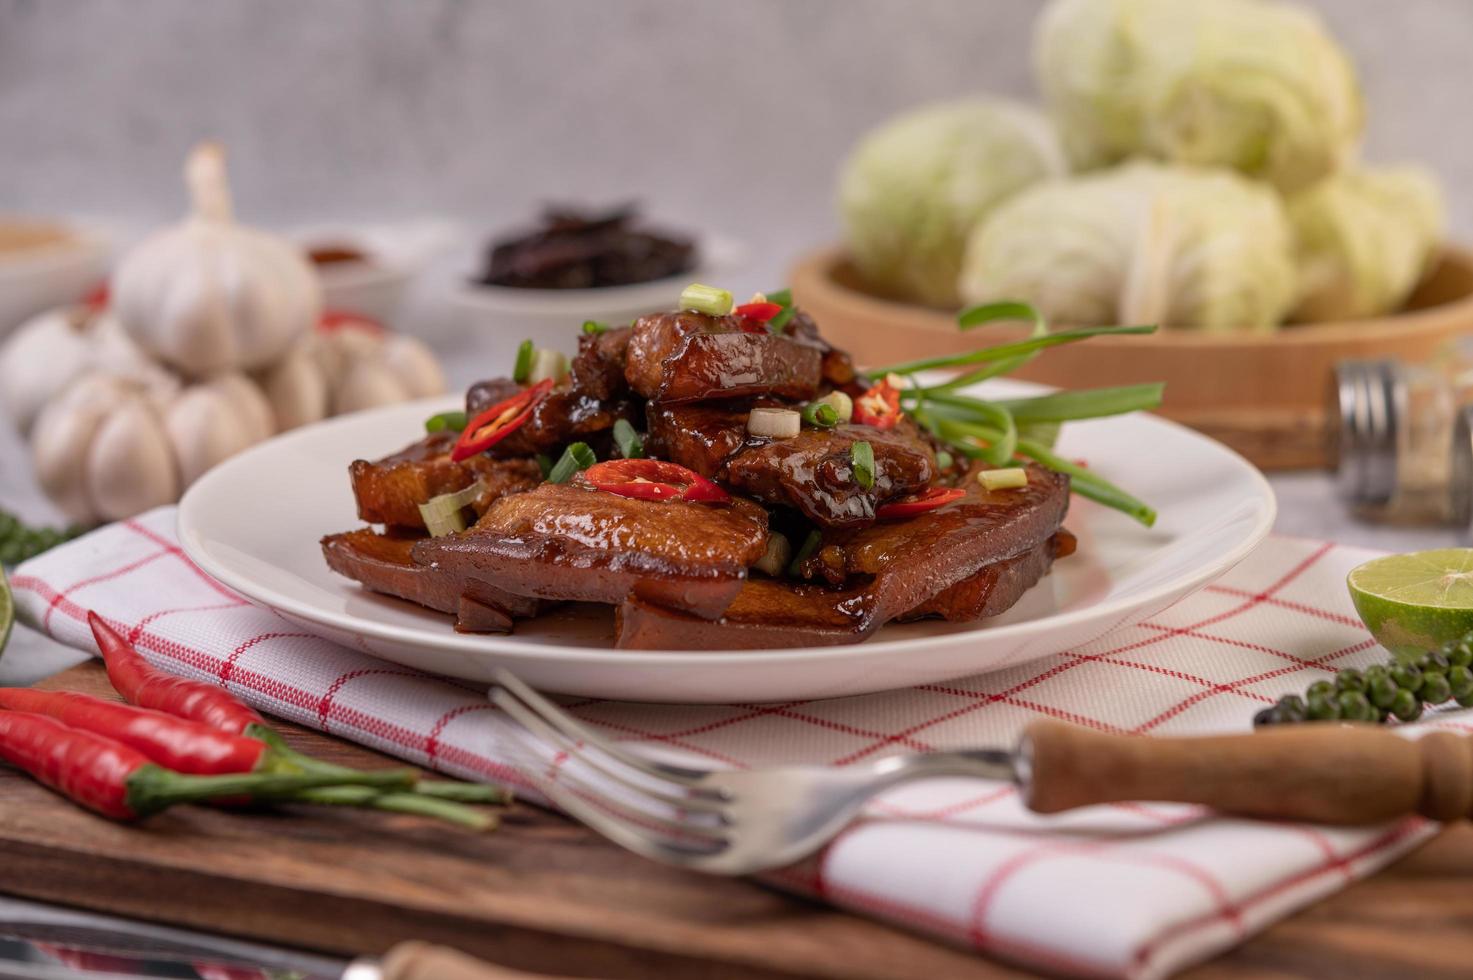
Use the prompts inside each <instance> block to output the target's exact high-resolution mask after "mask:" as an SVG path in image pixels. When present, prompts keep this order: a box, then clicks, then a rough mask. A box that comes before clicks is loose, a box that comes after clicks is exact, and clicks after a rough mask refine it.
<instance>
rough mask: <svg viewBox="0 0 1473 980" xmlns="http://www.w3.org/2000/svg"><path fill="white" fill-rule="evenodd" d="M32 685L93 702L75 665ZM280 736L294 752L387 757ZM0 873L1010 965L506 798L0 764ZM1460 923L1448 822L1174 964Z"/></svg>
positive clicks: (1376, 945)
mask: <svg viewBox="0 0 1473 980" xmlns="http://www.w3.org/2000/svg"><path fill="white" fill-rule="evenodd" d="M42 686H45V687H53V688H66V689H68V690H79V691H87V692H89V693H94V694H99V695H106V694H110V688H109V687H108V685H107V679H106V676H105V675H104V674H103V672H102V670H101V668H100V667H99V666H97V665H95V664H84V665H83V666H81V667H77V668H75V669H73V670H70V671H68V672H66V673H65V674H62V675H60V676H58V677H56V678H52V679H51V680H50V681H48V682H46V683H45V684H44V685H42ZM281 728H282V730H283V731H284V732H285V733H286V734H287V736H288V737H289V739H290V740H291V741H292V742H293V743H294V744H295V745H296V746H297V747H298V748H301V749H304V750H306V751H308V752H312V753H313V754H316V755H319V756H323V757H326V758H330V759H332V760H334V761H337V762H341V763H345V764H349V765H377V764H387V760H385V759H384V758H383V757H382V756H377V755H375V754H374V753H371V752H369V751H367V750H366V749H361V748H359V747H357V746H353V745H350V744H348V743H345V742H341V741H338V740H336V739H333V738H330V737H327V736H322V735H318V734H315V733H310V732H306V731H303V730H301V729H297V728H294V727H292V726H289V725H285V724H283V725H282V726H281ZM0 869H3V872H0V891H4V892H8V893H10V894H12V895H17V896H21V897H25V898H31V899H36V900H41V901H47V902H55V903H60V904H65V905H72V906H79V907H82V908H86V909H90V910H94V911H101V912H108V913H113V914H119V915H125V916H130V917H133V918H138V919H148V920H153V921H157V922H163V923H167V924H170V925H176V926H183V927H188V928H193V929H197V930H203V931H207V932H216V933H226V934H230V935H234V936H239V937H243V938H248V939H254V940H259V941H265V942H268V943H274V944H279V945H285V946H296V947H301V948H306V949H312V950H318V951H322V952H328V953H335V954H340V955H343V956H352V955H358V954H365V953H366V954H376V953H382V952H384V951H386V950H387V949H388V948H389V947H391V946H393V945H394V944H395V943H397V942H399V941H401V940H407V939H423V940H429V941H432V942H437V943H444V944H446V945H449V946H453V947H457V948H459V949H461V950H464V951H466V952H469V953H472V954H475V955H477V956H480V957H482V958H484V959H487V960H491V961H494V962H497V963H500V964H503V965H506V966H512V967H517V968H521V969H525V970H533V971H538V972H544V973H556V974H564V975H570V976H586V977H603V978H624V977H629V978H636V977H638V978H643V977H652V976H670V977H686V976H692V977H702V978H817V977H824V978H839V977H846V978H861V980H902V978H913V977H938V978H939V977H946V978H960V980H966V978H999V977H1019V976H1027V975H1028V974H1024V973H1021V972H1019V971H1017V970H1015V969H1011V968H1008V967H1005V966H1001V965H998V964H995V963H992V962H989V961H987V960H985V959H982V958H981V957H978V956H975V955H972V954H970V953H968V952H965V951H962V950H956V949H951V948H948V947H946V946H943V945H940V944H938V943H934V942H931V941H929V940H927V939H924V938H921V937H920V936H916V935H911V934H909V933H905V932H902V931H900V930H898V929H893V928H891V927H889V926H885V925H881V924H879V923H876V922H871V921H868V920H865V919H860V918H856V917H853V916H849V915H847V914H844V913H841V912H838V911H835V910H833V909H830V908H826V907H823V906H819V905H815V904H812V903H808V902H805V901H802V900H800V899H796V898H792V897H789V896H787V895H784V894H781V893H779V892H776V891H772V890H769V889H767V888H764V887H762V886H759V885H756V884H753V883H751V882H749V881H744V880H732V879H726V878H713V877H706V876H703V875H697V874H695V873H691V872H683V871H677V870H675V869H672V868H666V867H663V866H660V865H656V864H652V863H650V862H647V861H644V860H642V859H640V858H637V857H634V856H633V855H631V854H629V853H627V852H625V851H622V850H620V849H618V848H616V847H614V846H613V845H610V844H608V843H606V842H604V841H603V840H602V839H600V838H598V837H596V836H595V835H593V834H592V833H590V832H588V831H586V830H584V829H583V828H581V827H579V826H577V825H575V824H572V823H569V822H567V821H565V820H563V819H561V818H559V817H557V816H555V815H553V814H550V813H547V812H544V811H541V810H537V809H534V808H531V807H524V806H517V807H514V808H512V809H511V810H510V811H509V813H508V815H507V817H506V820H505V822H504V824H503V826H502V828H501V829H500V830H499V831H497V832H495V833H491V834H484V835H477V834H471V833H467V832H464V831H460V830H455V829H450V828H446V827H443V826H442V825H439V824H436V823H432V822H428V821H425V820H422V819H420V818H417V817H406V816H398V815H392V814H384V813H373V812H365V811H356V810H335V809H324V808H309V807H302V808H292V809H289V810H286V811H273V812H226V811H219V810H211V809H207V808H203V807H185V808H180V809H178V810H174V811H170V812H168V813H164V814H160V815H159V816H156V817H154V818H152V819H150V820H147V821H145V822H143V823H141V824H139V825H136V826H122V825H119V824H115V823H112V822H110V821H107V820H103V819H101V818H99V817H94V816H92V815H90V814H88V813H85V812H83V811H81V810H78V809H76V808H74V807H72V806H71V805H70V804H68V803H66V802H65V801H63V800H62V799H61V798H60V797H58V796H56V795H54V794H52V793H51V792H49V791H47V790H45V789H43V788H42V787H40V786H39V785H37V784H35V783H33V782H31V781H30V780H29V779H27V778H25V777H23V776H21V775H19V774H18V773H16V772H15V771H13V770H10V769H7V768H0ZM1470 918H1473V831H1470V830H1469V829H1468V828H1467V827H1466V826H1464V827H1459V828H1457V829H1455V830H1453V831H1449V832H1448V833H1446V834H1444V835H1443V836H1442V837H1440V838H1439V839H1438V840H1436V841H1435V842H1433V843H1432V844H1430V845H1428V846H1427V847H1425V848H1423V849H1422V850H1420V851H1419V852H1417V853H1416V854H1414V855H1412V856H1410V857H1408V858H1406V859H1404V860H1403V861H1401V862H1400V863H1399V864H1398V865H1396V866H1395V867H1394V868H1392V869H1390V870H1389V871H1387V872H1385V873H1383V874H1382V875H1380V876H1378V877H1376V878H1375V879H1372V880H1370V881H1366V882H1361V883H1359V884H1356V885H1354V886H1352V887H1350V888H1349V889H1347V890H1346V891H1344V892H1342V893H1340V894H1339V895H1336V896H1334V897H1332V898H1330V899H1329V900H1327V901H1325V902H1323V903H1321V904H1319V905H1317V906H1315V907H1313V908H1311V909H1308V910H1306V911H1304V912H1302V913H1300V914H1299V915H1296V916H1294V917H1292V918H1290V919H1288V920H1286V921H1285V922H1282V923H1280V924H1279V925H1277V926H1275V927H1273V928H1272V929H1270V930H1268V931H1267V932H1266V933H1264V934H1263V935H1260V936H1259V937H1257V938H1255V939H1253V940H1252V941H1251V942H1249V943H1247V944H1246V945H1244V946H1242V947H1240V948H1238V949H1237V950H1234V951H1233V952H1232V953H1230V954H1229V955H1227V956H1226V957H1223V958H1220V959H1218V960H1215V961H1213V962H1212V963H1209V964H1207V965H1205V966H1203V967H1199V968H1197V969H1195V970H1192V971H1189V973H1188V974H1187V976H1192V977H1198V978H1228V977H1232V978H1237V977H1248V976H1264V975H1265V974H1274V975H1283V976H1290V975H1303V974H1304V973H1314V974H1316V975H1324V976H1331V975H1339V976H1348V975H1351V974H1354V975H1355V976H1357V977H1376V976H1385V977H1400V976H1424V977H1432V976H1448V977H1451V976H1466V975H1467V968H1468V964H1469V963H1473V930H1469V929H1467V928H1466V923H1467V922H1468V921H1469V920H1470ZM0 926H3V923H0Z"/></svg>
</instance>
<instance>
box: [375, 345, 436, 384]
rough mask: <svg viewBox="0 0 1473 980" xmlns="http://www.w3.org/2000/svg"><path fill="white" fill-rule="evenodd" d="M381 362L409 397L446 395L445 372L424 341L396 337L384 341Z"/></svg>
mask: <svg viewBox="0 0 1473 980" xmlns="http://www.w3.org/2000/svg"><path fill="white" fill-rule="evenodd" d="M379 360H380V361H382V362H383V365H384V366H385V367H387V368H388V369H389V371H390V372H392V373H393V375H394V377H396V378H398V379H399V383H400V384H402V385H403V386H404V390H405V391H407V392H408V393H409V397H410V398H429V397H430V396H431V395H443V394H444V393H445V372H443V371H441V370H440V362H439V361H438V360H436V358H435V355H434V354H433V353H431V352H430V349H429V347H427V346H425V344H424V342H423V341H421V340H419V339H418V338H415V337H405V336H403V335H396V336H393V337H390V338H389V339H388V340H387V341H385V342H384V346H383V350H382V352H381V353H380V354H379Z"/></svg>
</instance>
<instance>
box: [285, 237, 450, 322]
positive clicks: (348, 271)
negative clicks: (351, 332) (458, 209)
mask: <svg viewBox="0 0 1473 980" xmlns="http://www.w3.org/2000/svg"><path fill="white" fill-rule="evenodd" d="M454 235H455V232H454V229H453V228H452V227H451V226H450V225H448V224H445V223H443V222H438V221H424V222H411V223H405V224H387V225H314V226H311V227H307V228H299V229H297V230H295V231H293V232H291V237H292V239H293V240H294V241H296V242H297V243H298V244H300V245H301V246H302V247H303V248H306V249H312V248H320V247H323V246H347V247H349V248H353V249H356V250H358V251H360V252H363V253H364V254H365V255H367V256H368V257H369V261H367V262H338V263H331V264H328V265H320V266H314V268H316V270H317V274H318V277H319V278H320V279H321V280H322V294H323V295H322V301H323V306H324V308H326V309H329V310H337V311H339V312H343V313H357V314H358V315H360V316H366V317H369V318H371V319H373V320H377V321H379V322H380V323H383V324H385V325H386V326H389V327H391V328H392V327H394V326H395V324H394V319H395V317H396V316H397V314H398V313H399V311H400V309H401V308H402V307H403V305H404V299H405V297H406V296H407V295H408V292H409V288H410V286H411V285H413V282H414V279H415V277H416V276H417V275H418V274H419V273H420V271H421V270H423V269H424V267H425V266H426V265H427V264H428V263H429V261H430V260H431V259H432V258H433V257H434V256H435V254H436V253H437V252H439V251H441V250H442V249H444V248H445V247H446V246H448V245H449V244H450V242H451V241H452V240H453V238H454Z"/></svg>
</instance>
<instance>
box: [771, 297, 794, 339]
mask: <svg viewBox="0 0 1473 980" xmlns="http://www.w3.org/2000/svg"><path fill="white" fill-rule="evenodd" d="M767 302H769V303H776V304H777V305H778V306H781V307H782V309H781V310H779V311H778V314H777V316H775V317H773V318H772V319H771V320H768V321H767V332H768V333H770V334H780V333H782V332H783V331H784V330H786V329H787V327H788V321H789V320H791V319H792V318H793V311H794V310H795V309H796V307H794V306H793V291H792V290H791V289H779V290H778V291H777V292H775V293H768V294H767Z"/></svg>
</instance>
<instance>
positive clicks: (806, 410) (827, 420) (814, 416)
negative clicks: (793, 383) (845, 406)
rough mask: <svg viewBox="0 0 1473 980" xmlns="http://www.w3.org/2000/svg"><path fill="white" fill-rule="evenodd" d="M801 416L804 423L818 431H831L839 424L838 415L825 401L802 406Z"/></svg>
mask: <svg viewBox="0 0 1473 980" xmlns="http://www.w3.org/2000/svg"><path fill="white" fill-rule="evenodd" d="M802 415H803V421H804V422H807V423H808V424H809V425H811V426H813V427H814V428H818V429H832V428H833V427H834V426H836V425H838V424H839V413H838V412H837V411H836V410H835V409H834V406H832V405H830V404H829V403H828V402H825V401H817V402H809V403H808V404H807V405H804V406H803V412H802Z"/></svg>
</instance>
